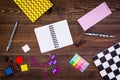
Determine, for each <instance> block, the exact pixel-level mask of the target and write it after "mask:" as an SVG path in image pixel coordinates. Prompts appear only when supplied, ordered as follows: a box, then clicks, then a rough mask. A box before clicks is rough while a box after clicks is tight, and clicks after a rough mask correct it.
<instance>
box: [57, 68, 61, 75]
mask: <svg viewBox="0 0 120 80" xmlns="http://www.w3.org/2000/svg"><path fill="white" fill-rule="evenodd" d="M56 69H57V72H56V74H59V73H60V71H61V68H60V67H59V66H57V67H56Z"/></svg>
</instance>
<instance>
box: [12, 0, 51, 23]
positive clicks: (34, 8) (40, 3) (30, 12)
mask: <svg viewBox="0 0 120 80" xmlns="http://www.w3.org/2000/svg"><path fill="white" fill-rule="evenodd" d="M13 1H14V2H15V3H16V4H17V5H18V6H19V7H20V9H21V10H22V11H23V12H24V13H25V15H26V16H27V17H28V18H29V19H30V20H31V21H32V22H35V21H36V20H37V19H38V18H39V17H40V16H41V15H43V14H44V13H45V12H46V11H47V10H48V9H49V8H50V7H52V5H53V4H52V3H51V2H50V1H49V0H13Z"/></svg>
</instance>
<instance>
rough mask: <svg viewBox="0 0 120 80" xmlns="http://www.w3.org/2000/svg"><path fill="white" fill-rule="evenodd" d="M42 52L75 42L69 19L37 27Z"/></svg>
mask: <svg viewBox="0 0 120 80" xmlns="http://www.w3.org/2000/svg"><path fill="white" fill-rule="evenodd" d="M34 30H35V34H36V37H37V40H38V44H39V47H40V50H41V53H45V52H48V51H51V50H55V49H59V48H63V47H65V46H68V45H72V44H73V40H72V37H71V33H70V30H69V26H68V23H67V20H62V21H59V22H56V23H52V24H49V25H45V26H42V27H38V28H35V29H34Z"/></svg>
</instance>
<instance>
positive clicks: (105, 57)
mask: <svg viewBox="0 0 120 80" xmlns="http://www.w3.org/2000/svg"><path fill="white" fill-rule="evenodd" d="M93 61H94V63H95V65H96V67H97V68H98V70H99V71H100V75H101V76H102V77H103V79H104V80H120V42H119V43H117V44H115V45H114V46H111V47H110V48H108V49H106V50H104V51H103V52H100V53H98V54H97V55H95V56H93Z"/></svg>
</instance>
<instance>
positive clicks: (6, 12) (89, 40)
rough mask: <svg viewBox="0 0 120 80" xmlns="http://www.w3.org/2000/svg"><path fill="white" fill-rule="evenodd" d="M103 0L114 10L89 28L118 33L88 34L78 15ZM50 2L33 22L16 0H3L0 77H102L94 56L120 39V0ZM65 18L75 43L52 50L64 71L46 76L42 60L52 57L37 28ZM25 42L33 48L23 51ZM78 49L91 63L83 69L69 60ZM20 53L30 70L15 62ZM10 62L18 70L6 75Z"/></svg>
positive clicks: (44, 79)
mask: <svg viewBox="0 0 120 80" xmlns="http://www.w3.org/2000/svg"><path fill="white" fill-rule="evenodd" d="M104 1H105V2H106V3H107V4H108V6H109V7H110V9H111V10H112V14H111V15H109V16H108V17H106V18H105V19H103V20H102V21H100V22H99V23H97V24H96V25H94V26H93V27H92V28H90V29H89V30H87V31H86V32H95V33H103V34H111V35H114V36H116V37H115V38H101V37H93V36H85V35H84V31H83V29H82V28H81V26H80V25H79V23H78V22H77V19H78V18H80V17H82V16H83V15H84V14H86V13H87V12H89V11H90V10H92V9H93V8H95V7H96V6H97V5H99V4H101V3H102V2H104ZM51 2H52V3H53V7H52V8H51V9H49V10H48V11H47V12H46V13H45V14H44V15H42V16H41V17H40V18H39V19H38V20H37V21H36V22H34V23H32V22H31V21H30V20H29V19H28V18H27V17H26V16H25V14H24V13H23V12H22V11H21V9H20V8H19V7H18V6H17V5H16V4H15V3H14V2H13V0H0V80H102V78H101V76H100V75H99V73H98V70H97V68H96V67H95V65H94V64H93V61H92V56H94V55H96V54H97V53H99V52H101V51H103V50H104V49H106V48H108V47H110V46H112V45H114V44H115V43H117V42H119V41H120V0H51ZM63 19H67V20H68V24H69V27H70V31H71V34H72V38H73V41H74V44H73V45H71V46H67V47H64V48H61V49H57V50H54V51H51V52H50V53H51V54H55V55H56V59H57V60H58V65H59V66H60V67H61V72H60V74H58V75H53V74H51V73H50V72H49V75H48V77H44V71H45V69H44V68H42V67H41V65H42V63H43V62H48V61H49V59H50V57H49V56H48V55H47V53H45V54H41V53H40V50H39V46H38V42H37V39H36V36H35V33H34V28H36V27H39V26H43V25H46V24H50V23H53V22H57V21H60V20H63ZM16 21H18V22H19V24H18V27H17V31H16V34H15V36H14V39H13V43H12V47H11V48H10V50H9V51H6V47H7V44H8V41H9V38H10V35H11V32H12V29H13V26H14V24H15V22H16ZM25 44H28V45H29V46H30V48H31V50H30V51H29V52H28V53H24V52H23V50H22V49H21V47H22V46H23V45H25ZM75 53H77V54H79V55H80V56H81V57H83V58H84V59H85V60H87V61H88V62H89V63H90V65H89V67H88V68H87V70H86V71H85V72H83V73H81V72H79V71H78V70H76V69H75V68H74V67H73V66H72V65H71V64H69V61H70V59H71V58H72V57H73V56H74V54H75ZM18 55H21V56H23V58H24V63H26V64H28V67H29V70H28V71H27V72H21V71H20V69H19V65H16V63H15V58H16V57H17V56H18ZM30 56H33V57H34V58H35V60H36V61H37V62H38V64H39V66H38V67H35V66H34V65H32V63H31V61H30ZM10 65H12V66H13V68H14V69H15V73H14V75H12V76H6V75H5V73H4V69H5V68H7V67H8V66H10Z"/></svg>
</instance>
